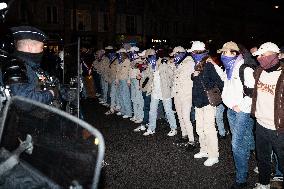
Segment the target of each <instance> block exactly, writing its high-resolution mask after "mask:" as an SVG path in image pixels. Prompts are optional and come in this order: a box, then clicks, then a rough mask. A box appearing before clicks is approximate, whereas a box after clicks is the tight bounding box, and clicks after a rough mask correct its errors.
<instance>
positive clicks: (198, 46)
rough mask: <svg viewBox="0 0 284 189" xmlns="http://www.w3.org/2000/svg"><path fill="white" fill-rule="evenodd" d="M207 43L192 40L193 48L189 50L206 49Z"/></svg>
mask: <svg viewBox="0 0 284 189" xmlns="http://www.w3.org/2000/svg"><path fill="white" fill-rule="evenodd" d="M205 50H206V49H205V44H204V43H203V42H201V41H192V45H191V48H190V49H188V50H187V51H188V52H192V51H205Z"/></svg>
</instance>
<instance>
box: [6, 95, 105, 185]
mask: <svg viewBox="0 0 284 189" xmlns="http://www.w3.org/2000/svg"><path fill="white" fill-rule="evenodd" d="M27 135H29V136H31V138H32V148H29V149H28V150H26V151H25V152H22V153H21V154H20V155H19V157H20V158H19V163H17V165H16V166H11V167H10V168H7V165H8V167H9V166H10V165H9V163H7V162H8V161H7V159H9V157H11V156H13V155H15V154H16V153H19V151H20V150H19V149H20V147H19V145H20V141H25V140H26V138H27ZM0 141H1V142H0V148H1V150H0V166H1V167H4V168H2V171H1V170H0V188H7V186H8V188H72V187H77V188H78V187H79V188H80V187H82V188H97V184H98V181H99V176H100V171H101V165H102V162H103V156H104V149H105V147H104V139H103V137H102V135H101V134H100V132H99V131H98V130H96V129H95V128H94V127H92V126H91V125H89V124H87V123H86V122H84V121H82V120H80V119H77V118H76V117H74V116H71V115H69V114H67V113H65V112H62V111H60V110H58V109H55V108H52V107H50V106H47V105H44V104H41V103H37V102H34V101H31V100H28V99H25V98H21V97H13V98H12V99H11V100H9V101H8V104H7V106H6V107H5V110H4V116H3V122H2V125H1V128H0ZM31 149H32V153H31V154H29V153H27V151H30V150H31ZM10 159H11V158H10ZM1 167H0V169H1ZM3 170H6V171H3ZM71 186H72V187H71Z"/></svg>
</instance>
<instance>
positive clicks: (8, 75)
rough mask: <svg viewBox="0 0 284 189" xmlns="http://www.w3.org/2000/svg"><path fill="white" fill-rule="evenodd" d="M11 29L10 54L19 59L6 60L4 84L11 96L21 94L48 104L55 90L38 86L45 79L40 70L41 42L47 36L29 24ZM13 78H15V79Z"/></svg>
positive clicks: (3, 71) (3, 73)
mask: <svg viewBox="0 0 284 189" xmlns="http://www.w3.org/2000/svg"><path fill="white" fill-rule="evenodd" d="M11 31H12V34H13V37H14V39H15V47H16V50H15V52H14V53H13V55H12V56H14V57H16V58H17V59H19V60H21V61H14V62H13V63H9V62H8V63H7V64H6V66H4V67H3V69H2V75H3V80H4V84H5V85H9V87H10V92H11V95H13V96H15V95H16V96H22V97H26V98H29V99H32V100H35V101H38V102H42V103H45V104H50V103H51V102H52V101H53V98H54V96H55V95H56V94H57V93H56V90H54V89H53V90H52V89H49V90H43V89H42V88H40V87H39V84H40V82H41V81H42V82H44V80H45V79H46V78H45V77H44V76H43V75H41V72H40V62H41V58H42V55H43V46H44V43H43V42H44V40H45V39H46V38H47V37H46V35H45V34H44V33H43V32H42V31H41V30H39V29H37V28H35V27H31V26H19V27H13V28H11ZM12 68H13V69H12ZM14 68H16V69H14ZM11 70H13V71H11ZM15 76H17V77H15ZM15 78H17V79H16V81H15Z"/></svg>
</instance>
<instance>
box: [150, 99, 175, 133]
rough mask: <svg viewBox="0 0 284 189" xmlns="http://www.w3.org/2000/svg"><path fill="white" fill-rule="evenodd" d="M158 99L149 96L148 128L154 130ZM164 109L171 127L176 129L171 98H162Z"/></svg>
mask: <svg viewBox="0 0 284 189" xmlns="http://www.w3.org/2000/svg"><path fill="white" fill-rule="evenodd" d="M159 102H160V100H159V99H154V98H151V103H150V112H149V129H150V130H152V131H154V130H155V129H156V121H157V110H158V105H159ZM163 105H164V109H165V111H166V114H167V120H168V122H169V124H170V127H171V129H176V128H177V125H176V118H175V115H174V112H173V109H172V99H171V98H170V99H167V100H163Z"/></svg>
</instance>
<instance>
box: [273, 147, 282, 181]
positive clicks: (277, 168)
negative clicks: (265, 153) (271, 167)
mask: <svg viewBox="0 0 284 189" xmlns="http://www.w3.org/2000/svg"><path fill="white" fill-rule="evenodd" d="M273 156H274V159H275V162H276V163H275V176H278V177H283V173H282V172H281V171H280V165H279V161H278V157H277V155H276V154H275V152H274V151H273Z"/></svg>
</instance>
